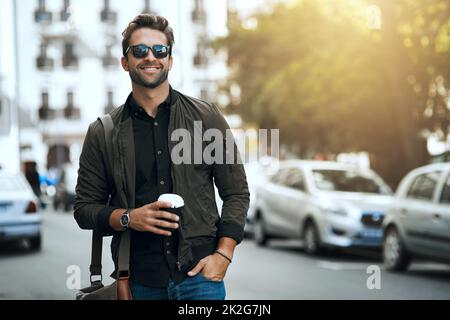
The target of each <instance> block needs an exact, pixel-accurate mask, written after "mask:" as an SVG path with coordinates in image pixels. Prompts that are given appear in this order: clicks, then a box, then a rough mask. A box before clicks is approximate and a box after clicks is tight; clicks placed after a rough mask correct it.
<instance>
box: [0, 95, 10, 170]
mask: <svg viewBox="0 0 450 320" xmlns="http://www.w3.org/2000/svg"><path fill="white" fill-rule="evenodd" d="M10 132H11V113H10V104H9V101H8V100H7V99H6V98H2V96H0V136H7V135H9V134H10ZM0 169H1V168H0Z"/></svg>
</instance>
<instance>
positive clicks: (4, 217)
mask: <svg viewBox="0 0 450 320" xmlns="http://www.w3.org/2000/svg"><path fill="white" fill-rule="evenodd" d="M38 203H39V202H38V199H37V198H36V196H35V195H34V193H33V190H32V189H31V186H30V185H29V183H28V181H27V180H26V179H25V177H24V176H23V175H22V174H10V173H4V172H3V173H2V172H0V241H9V240H22V239H26V240H27V241H28V242H29V245H30V248H31V249H32V250H39V249H40V248H41V215H40V214H39V206H38Z"/></svg>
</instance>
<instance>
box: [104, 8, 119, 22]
mask: <svg viewBox="0 0 450 320" xmlns="http://www.w3.org/2000/svg"><path fill="white" fill-rule="evenodd" d="M100 19H101V21H102V22H104V23H109V24H116V22H117V12H115V11H112V10H110V9H103V10H102V12H101V13H100Z"/></svg>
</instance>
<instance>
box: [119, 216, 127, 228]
mask: <svg viewBox="0 0 450 320" xmlns="http://www.w3.org/2000/svg"><path fill="white" fill-rule="evenodd" d="M128 221H129V218H128V215H127V214H123V215H122V216H121V217H120V224H121V225H122V227H128Z"/></svg>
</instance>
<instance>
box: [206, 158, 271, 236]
mask: <svg viewBox="0 0 450 320" xmlns="http://www.w3.org/2000/svg"><path fill="white" fill-rule="evenodd" d="M276 161H277V160H276V159H273V158H270V157H265V158H263V159H261V160H260V161H254V162H250V163H247V164H245V165H244V168H245V174H246V176H247V184H248V189H249V192H250V204H249V209H248V211H247V217H246V223H245V228H244V232H245V236H252V235H253V233H254V221H255V212H256V210H255V208H256V197H257V187H258V186H259V185H260V184H262V183H264V182H265V180H266V179H267V175H268V174H269V173H270V172H271V171H272V167H274V166H275V165H276ZM214 189H215V195H216V204H217V209H218V211H219V213H221V209H222V205H223V201H222V199H221V198H220V196H219V192H218V190H217V188H216V187H214Z"/></svg>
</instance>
